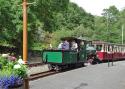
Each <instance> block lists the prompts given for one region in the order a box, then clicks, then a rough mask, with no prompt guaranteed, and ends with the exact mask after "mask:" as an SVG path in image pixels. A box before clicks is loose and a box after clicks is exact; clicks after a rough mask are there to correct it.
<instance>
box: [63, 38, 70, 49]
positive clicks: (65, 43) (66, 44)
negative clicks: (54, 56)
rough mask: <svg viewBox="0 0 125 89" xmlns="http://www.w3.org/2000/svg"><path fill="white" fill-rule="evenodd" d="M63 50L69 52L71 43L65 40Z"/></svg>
mask: <svg viewBox="0 0 125 89" xmlns="http://www.w3.org/2000/svg"><path fill="white" fill-rule="evenodd" d="M62 49H64V50H69V42H68V41H67V40H65V41H64V42H63V44H62Z"/></svg>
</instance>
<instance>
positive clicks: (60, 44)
mask: <svg viewBox="0 0 125 89" xmlns="http://www.w3.org/2000/svg"><path fill="white" fill-rule="evenodd" d="M62 44H63V41H61V43H59V45H58V49H62Z"/></svg>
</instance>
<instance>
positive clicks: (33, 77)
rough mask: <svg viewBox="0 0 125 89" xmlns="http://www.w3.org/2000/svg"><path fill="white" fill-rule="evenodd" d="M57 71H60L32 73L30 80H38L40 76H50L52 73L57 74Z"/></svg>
mask: <svg viewBox="0 0 125 89" xmlns="http://www.w3.org/2000/svg"><path fill="white" fill-rule="evenodd" d="M57 73H59V72H56V71H46V72H41V73H36V74H31V75H30V77H29V78H28V79H29V81H32V80H36V79H38V78H43V77H46V76H50V75H53V74H57Z"/></svg>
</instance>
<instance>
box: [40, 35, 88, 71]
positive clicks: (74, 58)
mask: <svg viewBox="0 0 125 89" xmlns="http://www.w3.org/2000/svg"><path fill="white" fill-rule="evenodd" d="M62 40H67V41H68V42H69V49H68V50H65V49H45V50H43V51H42V60H43V62H44V63H47V64H50V68H51V69H54V70H61V69H64V68H67V67H75V66H77V65H84V63H85V62H86V61H87V53H88V50H86V49H87V47H90V46H89V45H88V44H90V42H89V41H87V40H83V39H79V38H75V37H65V38H62ZM72 41H75V42H76V43H77V44H78V47H77V50H72V49H71V45H72V44H71V43H72Z"/></svg>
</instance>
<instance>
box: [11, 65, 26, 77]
mask: <svg viewBox="0 0 125 89" xmlns="http://www.w3.org/2000/svg"><path fill="white" fill-rule="evenodd" d="M20 66H21V67H20V68H18V69H13V74H15V75H17V76H19V77H21V78H24V77H26V76H27V71H28V70H27V67H26V66H25V65H22V64H21V65H20Z"/></svg>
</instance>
